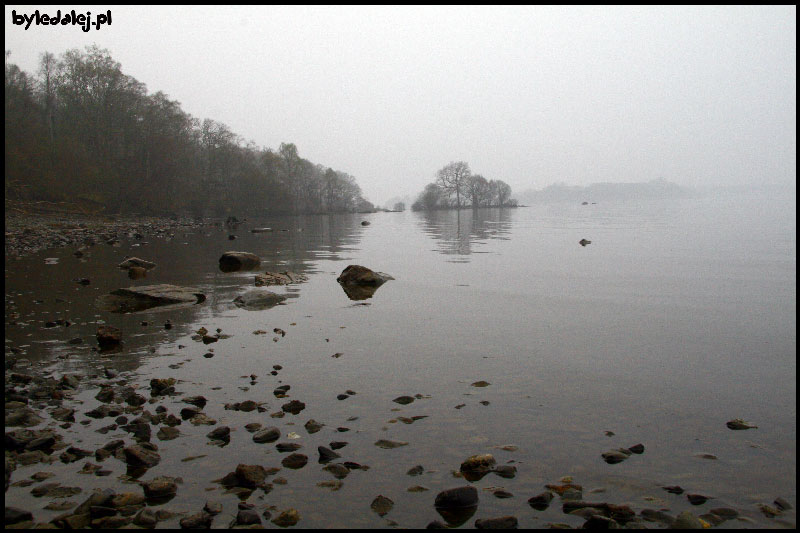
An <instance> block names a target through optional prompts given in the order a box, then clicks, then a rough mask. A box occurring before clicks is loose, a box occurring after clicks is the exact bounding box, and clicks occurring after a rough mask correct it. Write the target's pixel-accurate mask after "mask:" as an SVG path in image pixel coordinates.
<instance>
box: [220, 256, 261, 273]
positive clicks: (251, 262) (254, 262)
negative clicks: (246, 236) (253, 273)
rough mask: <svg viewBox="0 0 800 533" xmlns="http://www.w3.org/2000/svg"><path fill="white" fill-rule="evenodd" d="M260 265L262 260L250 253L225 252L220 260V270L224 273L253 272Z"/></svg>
mask: <svg viewBox="0 0 800 533" xmlns="http://www.w3.org/2000/svg"><path fill="white" fill-rule="evenodd" d="M260 264H261V258H260V257H258V256H257V255H256V254H251V253H250V252H225V253H224V254H222V257H220V258H219V269H220V270H221V271H223V272H236V271H238V270H252V269H254V268H258V266H259V265H260Z"/></svg>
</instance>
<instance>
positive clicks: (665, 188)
mask: <svg viewBox="0 0 800 533" xmlns="http://www.w3.org/2000/svg"><path fill="white" fill-rule="evenodd" d="M691 196H694V193H693V191H692V190H691V189H687V188H685V187H681V186H680V185H677V184H675V183H672V182H669V181H667V180H665V179H664V178H658V179H655V180H652V181H648V182H638V183H593V184H591V185H587V186H579V185H566V184H564V183H554V184H553V185H549V186H547V187H545V188H544V189H541V190H534V189H529V190H527V191H524V192H522V193H521V194H519V201H520V202H521V203H523V204H541V203H551V202H597V201H608V200H647V199H667V198H689V197H691Z"/></svg>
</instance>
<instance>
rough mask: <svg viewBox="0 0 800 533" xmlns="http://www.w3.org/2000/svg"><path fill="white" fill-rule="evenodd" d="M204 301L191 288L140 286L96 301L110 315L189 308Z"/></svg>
mask: <svg viewBox="0 0 800 533" xmlns="http://www.w3.org/2000/svg"><path fill="white" fill-rule="evenodd" d="M205 299H206V295H205V294H203V293H201V292H200V291H198V290H197V289H194V288H192V287H179V286H177V285H168V284H161V285H142V286H140V287H127V288H123V289H117V290H114V291H111V292H110V293H108V294H106V295H104V296H101V297H99V298H98V299H97V306H98V307H99V308H100V309H102V310H104V311H109V312H111V313H135V312H138V311H144V310H146V309H152V308H154V307H162V308H164V309H167V308H168V309H174V308H176V307H184V306H190V305H194V304H197V303H202V302H204V301H205ZM167 306H168V307H167Z"/></svg>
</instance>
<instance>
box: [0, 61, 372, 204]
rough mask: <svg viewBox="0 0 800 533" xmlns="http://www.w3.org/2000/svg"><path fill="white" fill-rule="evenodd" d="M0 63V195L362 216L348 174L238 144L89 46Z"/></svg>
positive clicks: (287, 147)
mask: <svg viewBox="0 0 800 533" xmlns="http://www.w3.org/2000/svg"><path fill="white" fill-rule="evenodd" d="M9 56H10V52H8V51H6V63H5V89H6V92H5V148H6V157H5V194H6V200H7V201H9V200H12V201H14V200H16V201H21V202H26V201H48V202H68V203H72V204H75V205H77V206H83V208H84V209H89V210H92V211H95V212H102V213H138V214H160V215H178V214H191V215H195V216H225V215H231V214H251V215H256V214H258V215H267V214H297V213H330V212H352V211H371V210H373V205H372V204H371V203H370V202H368V201H367V200H365V199H364V197H363V196H362V193H361V189H360V187H359V186H358V184H357V183H356V180H355V178H354V177H353V176H351V175H349V174H347V173H346V172H341V171H338V170H333V169H331V168H328V167H325V166H323V165H319V164H314V163H312V162H311V161H308V160H306V159H304V158H302V157H300V155H299V153H298V150H297V147H296V146H295V145H294V144H291V143H283V144H281V145H280V147H279V148H278V149H277V150H272V149H270V148H260V147H257V146H256V145H255V144H254V143H253V142H252V141H251V142H245V141H244V140H243V139H242V138H241V137H239V136H238V135H237V134H235V133H234V132H232V131H231V130H230V129H229V128H228V127H227V126H226V125H225V124H222V123H220V122H217V121H214V120H211V119H204V120H199V119H197V118H194V117H192V116H191V115H189V114H188V113H186V112H184V111H183V110H182V109H181V106H180V104H179V103H178V102H177V101H174V100H171V99H170V98H169V97H168V96H167V95H166V94H164V93H163V92H161V91H158V92H156V93H154V94H148V91H147V89H146V87H145V85H144V84H143V83H141V82H139V81H138V80H136V79H134V78H133V77H131V76H128V75H126V74H124V73H123V72H122V69H121V65H120V64H119V63H118V62H116V61H114V60H113V59H112V58H111V56H110V54H109V52H108V51H107V50H103V49H99V48H98V47H96V46H90V47H87V48H86V50H85V51H80V50H77V49H75V50H69V51H67V52H65V53H63V54H62V55H61V56H60V57H56V56H54V55H53V54H51V53H44V54H42V55H41V56H40V64H39V70H38V72H37V73H36V74H35V75H30V74H28V73H26V72H23V71H22V70H20V69H19V67H18V66H17V65H15V64H13V63H10V61H9Z"/></svg>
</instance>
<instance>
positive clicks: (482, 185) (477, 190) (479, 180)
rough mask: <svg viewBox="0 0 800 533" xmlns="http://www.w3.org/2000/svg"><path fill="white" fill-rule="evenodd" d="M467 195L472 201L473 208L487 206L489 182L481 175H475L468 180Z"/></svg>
mask: <svg viewBox="0 0 800 533" xmlns="http://www.w3.org/2000/svg"><path fill="white" fill-rule="evenodd" d="M467 193H468V194H469V197H470V200H471V201H472V208H473V209H477V208H478V207H480V206H481V205H485V204H486V202H487V199H488V196H489V182H488V181H487V180H486V178H484V177H483V176H481V175H480V174H474V175H472V176H470V178H469V180H467Z"/></svg>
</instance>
